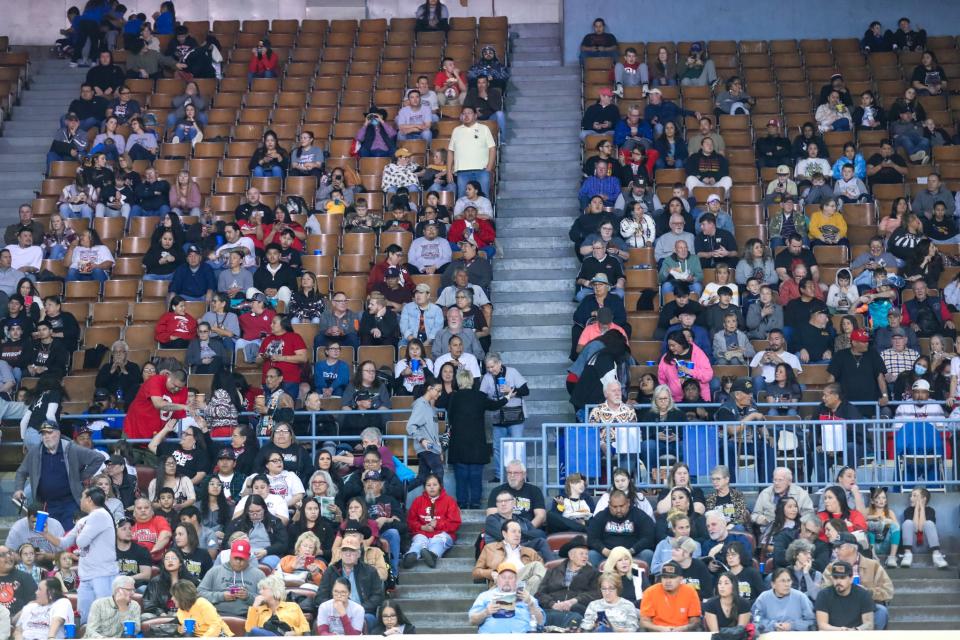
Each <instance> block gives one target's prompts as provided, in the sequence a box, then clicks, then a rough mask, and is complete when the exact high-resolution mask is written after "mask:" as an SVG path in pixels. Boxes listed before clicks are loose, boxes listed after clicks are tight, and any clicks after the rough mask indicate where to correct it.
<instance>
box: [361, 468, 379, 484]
mask: <svg viewBox="0 0 960 640" xmlns="http://www.w3.org/2000/svg"><path fill="white" fill-rule="evenodd" d="M363 480H364V482H366V481H367V480H376V481H378V482H379V481H380V480H382V478H381V477H380V472H379V471H367V472H366V473H365V474H363Z"/></svg>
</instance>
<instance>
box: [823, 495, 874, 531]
mask: <svg viewBox="0 0 960 640" xmlns="http://www.w3.org/2000/svg"><path fill="white" fill-rule="evenodd" d="M817 517H819V518H820V522H828V521H830V520H842V521H843V522H845V523H847V525H848V528H849V529H850V530H851V531H866V530H867V521H866V519H865V518H864V517H863V514H862V513H860V512H859V511H857V510H856V509H851V508H850V505H849V503H848V502H847V494H846V492H845V491H844V490H843V488H842V487H839V486H836V485H834V486H831V487H827V488H826V489H824V491H823V511H818V512H817ZM820 540H822V541H823V542H826V541H827V537H826V533H824V532H821V533H820Z"/></svg>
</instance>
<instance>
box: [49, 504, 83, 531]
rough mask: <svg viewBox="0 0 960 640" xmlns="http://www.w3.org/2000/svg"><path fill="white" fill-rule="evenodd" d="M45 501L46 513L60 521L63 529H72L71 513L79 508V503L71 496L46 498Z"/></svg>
mask: <svg viewBox="0 0 960 640" xmlns="http://www.w3.org/2000/svg"><path fill="white" fill-rule="evenodd" d="M46 503H47V513H49V514H50V517H51V518H54V519H56V520H59V521H60V524H62V525H63V530H64V531H70V529H73V514H75V513H76V512H77V511H79V510H80V505H78V504H77V503H76V501H75V500H74V499H73V496H68V497H66V498H57V499H56V500H47V501H46Z"/></svg>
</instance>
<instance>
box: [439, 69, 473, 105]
mask: <svg viewBox="0 0 960 640" xmlns="http://www.w3.org/2000/svg"><path fill="white" fill-rule="evenodd" d="M433 88H434V89H435V90H436V92H437V102H438V103H440V106H441V107H443V106H446V105H448V104H463V101H464V100H465V99H466V97H467V77H466V76H465V75H464V74H463V71H460V69H458V68H457V63H456V62H454V61H453V58H444V59H443V67H441V68H440V71H438V72H437V75H435V76H434V77H433Z"/></svg>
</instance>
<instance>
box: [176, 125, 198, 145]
mask: <svg viewBox="0 0 960 640" xmlns="http://www.w3.org/2000/svg"><path fill="white" fill-rule="evenodd" d="M197 131H199V129H197V128H196V127H185V126H184V125H182V124H178V125H177V128H176V129H174V130H173V135H174V137H175V138H179V139H180V142H190V141H192V140H193V139H194V138H195V137H197Z"/></svg>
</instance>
